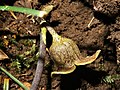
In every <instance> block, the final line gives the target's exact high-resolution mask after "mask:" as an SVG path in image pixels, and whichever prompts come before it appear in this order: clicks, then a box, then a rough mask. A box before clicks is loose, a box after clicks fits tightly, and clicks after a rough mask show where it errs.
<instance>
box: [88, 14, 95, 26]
mask: <svg viewBox="0 0 120 90" xmlns="http://www.w3.org/2000/svg"><path fill="white" fill-rule="evenodd" d="M94 18H95V17H94V16H93V17H92V19H91V20H90V22H89V24H88V26H87V27H88V28H90V25H91V23H92V21H93V20H94Z"/></svg>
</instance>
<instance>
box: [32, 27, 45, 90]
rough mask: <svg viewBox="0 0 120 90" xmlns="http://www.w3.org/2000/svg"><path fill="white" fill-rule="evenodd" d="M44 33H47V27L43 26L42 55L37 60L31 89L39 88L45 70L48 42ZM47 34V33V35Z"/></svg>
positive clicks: (41, 35)
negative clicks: (45, 40)
mask: <svg viewBox="0 0 120 90" xmlns="http://www.w3.org/2000/svg"><path fill="white" fill-rule="evenodd" d="M44 34H46V28H41V33H40V48H39V50H40V57H39V59H38V62H37V68H36V73H35V77H34V79H33V82H32V86H31V89H30V90H37V88H38V85H39V82H40V80H41V75H42V71H43V66H44V59H45V55H46V45H45V44H46V42H44V40H43V39H45V37H44ZM45 36H46V35H45Z"/></svg>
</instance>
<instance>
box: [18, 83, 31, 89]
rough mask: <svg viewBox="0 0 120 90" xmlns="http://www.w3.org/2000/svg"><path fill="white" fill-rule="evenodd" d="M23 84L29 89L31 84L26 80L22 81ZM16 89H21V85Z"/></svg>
mask: <svg viewBox="0 0 120 90" xmlns="http://www.w3.org/2000/svg"><path fill="white" fill-rule="evenodd" d="M23 84H24V85H25V86H26V87H27V88H28V90H30V87H31V84H30V83H28V82H23ZM17 90H23V89H22V88H21V87H20V88H18V89H17Z"/></svg>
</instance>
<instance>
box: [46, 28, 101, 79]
mask: <svg viewBox="0 0 120 90" xmlns="http://www.w3.org/2000/svg"><path fill="white" fill-rule="evenodd" d="M46 29H47V30H48V31H49V32H50V34H51V35H52V38H53V39H52V44H51V46H50V47H49V49H48V52H49V55H50V57H51V59H52V61H53V62H54V66H55V67H56V68H57V69H56V70H55V71H52V72H51V77H52V76H53V75H54V74H69V73H72V72H73V71H74V70H75V69H76V66H80V65H86V64H90V63H92V62H94V61H95V60H96V59H97V57H98V56H99V54H100V52H101V50H97V51H96V52H95V53H94V54H93V55H92V56H87V57H83V56H82V54H81V53H80V50H79V48H78V46H77V44H76V43H75V42H74V41H73V40H72V39H69V38H66V37H62V36H60V35H58V34H57V33H56V31H55V30H54V29H53V28H52V27H50V26H46Z"/></svg>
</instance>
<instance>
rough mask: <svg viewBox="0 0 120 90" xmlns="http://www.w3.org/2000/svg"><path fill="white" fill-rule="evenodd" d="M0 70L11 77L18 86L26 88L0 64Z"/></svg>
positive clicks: (26, 89)
mask: <svg viewBox="0 0 120 90" xmlns="http://www.w3.org/2000/svg"><path fill="white" fill-rule="evenodd" d="M0 70H1V71H3V72H4V73H5V74H7V75H8V76H9V77H10V78H11V79H13V80H14V81H15V82H16V83H17V84H18V85H19V86H21V87H22V88H23V89H24V90H28V88H27V87H25V86H24V85H23V84H22V83H21V82H20V81H19V80H18V79H16V78H15V77H14V76H13V75H12V74H10V73H9V72H7V71H6V70H5V69H4V68H2V67H1V66H0Z"/></svg>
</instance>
